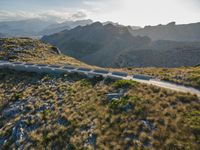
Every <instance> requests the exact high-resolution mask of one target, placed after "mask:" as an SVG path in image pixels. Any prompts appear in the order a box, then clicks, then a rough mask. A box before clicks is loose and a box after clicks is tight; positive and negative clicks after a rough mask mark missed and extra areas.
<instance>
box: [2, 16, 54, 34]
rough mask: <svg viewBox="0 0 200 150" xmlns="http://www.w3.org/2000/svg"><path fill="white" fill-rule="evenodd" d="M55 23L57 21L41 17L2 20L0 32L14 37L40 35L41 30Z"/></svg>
mask: <svg viewBox="0 0 200 150" xmlns="http://www.w3.org/2000/svg"><path fill="white" fill-rule="evenodd" d="M53 23H56V22H54V21H47V20H41V19H29V20H20V21H7V22H0V32H1V33H3V34H8V35H10V36H13V37H19V36H38V32H39V31H41V30H43V29H45V28H46V27H47V26H49V25H50V24H53Z"/></svg>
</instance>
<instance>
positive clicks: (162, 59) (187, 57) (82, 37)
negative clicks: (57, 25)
mask: <svg viewBox="0 0 200 150" xmlns="http://www.w3.org/2000/svg"><path fill="white" fill-rule="evenodd" d="M167 26H172V24H170V25H167ZM173 26H174V25H173ZM142 30H144V29H139V30H132V29H131V28H130V27H125V26H116V25H113V24H106V25H103V24H102V23H100V22H96V23H93V24H91V25H87V26H83V27H81V26H79V27H76V28H74V29H72V30H65V31H62V32H60V33H56V34H53V35H50V36H44V37H43V38H42V40H43V41H45V42H49V43H51V44H53V45H55V46H57V47H58V48H60V49H61V51H62V53H64V54H66V55H69V56H72V57H75V58H77V59H79V60H81V61H84V62H86V63H88V64H91V65H97V66H102V67H130V66H131V67H132V66H134V67H146V66H157V67H158V66H162V67H179V66H192V65H196V64H199V63H200V59H199V58H200V42H190V41H189V42H178V40H177V41H169V40H163V39H162V40H159V41H154V39H153V40H151V38H150V37H147V36H144V35H142V36H138V35H139V34H138V35H137V36H133V34H134V31H142ZM197 32H198V31H197ZM183 38H184V37H182V39H183ZM193 40H194V39H193ZM197 40H198V36H197V38H196V39H195V41H197ZM179 41H182V40H179ZM199 41H200V39H199ZM191 58H192V59H191Z"/></svg>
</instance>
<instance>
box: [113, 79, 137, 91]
mask: <svg viewBox="0 0 200 150" xmlns="http://www.w3.org/2000/svg"><path fill="white" fill-rule="evenodd" d="M136 84H137V83H136V82H135V81H131V80H118V81H116V82H114V83H113V87H114V88H116V89H118V88H129V87H134V86H135V85H136Z"/></svg>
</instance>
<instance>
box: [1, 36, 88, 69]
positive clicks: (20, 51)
mask: <svg viewBox="0 0 200 150" xmlns="http://www.w3.org/2000/svg"><path fill="white" fill-rule="evenodd" d="M0 60H9V61H17V62H32V63H43V64H63V65H64V64H65V65H66V64H70V65H76V66H88V67H89V65H86V64H84V63H82V62H80V61H78V60H76V59H74V58H71V57H68V56H64V55H62V54H59V50H58V49H57V48H55V47H53V46H51V45H48V44H44V43H42V42H41V41H39V40H33V39H29V38H7V39H0Z"/></svg>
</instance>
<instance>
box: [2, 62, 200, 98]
mask: <svg viewBox="0 0 200 150" xmlns="http://www.w3.org/2000/svg"><path fill="white" fill-rule="evenodd" d="M0 68H9V69H14V70H17V71H27V72H36V73H50V74H62V73H79V74H84V75H87V76H88V77H94V76H103V77H104V78H112V79H124V80H133V81H136V82H140V83H144V84H149V85H154V86H158V87H162V88H166V89H170V90H173V91H177V92H184V93H191V94H196V95H197V96H198V97H200V90H198V89H195V88H192V87H186V86H183V85H178V84H173V83H169V82H165V81H160V80H156V79H153V78H150V77H149V76H145V75H134V76H131V75H128V74H127V73H125V72H110V71H108V70H95V69H89V68H79V67H75V66H58V65H45V64H33V63H20V62H8V61H0Z"/></svg>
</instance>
